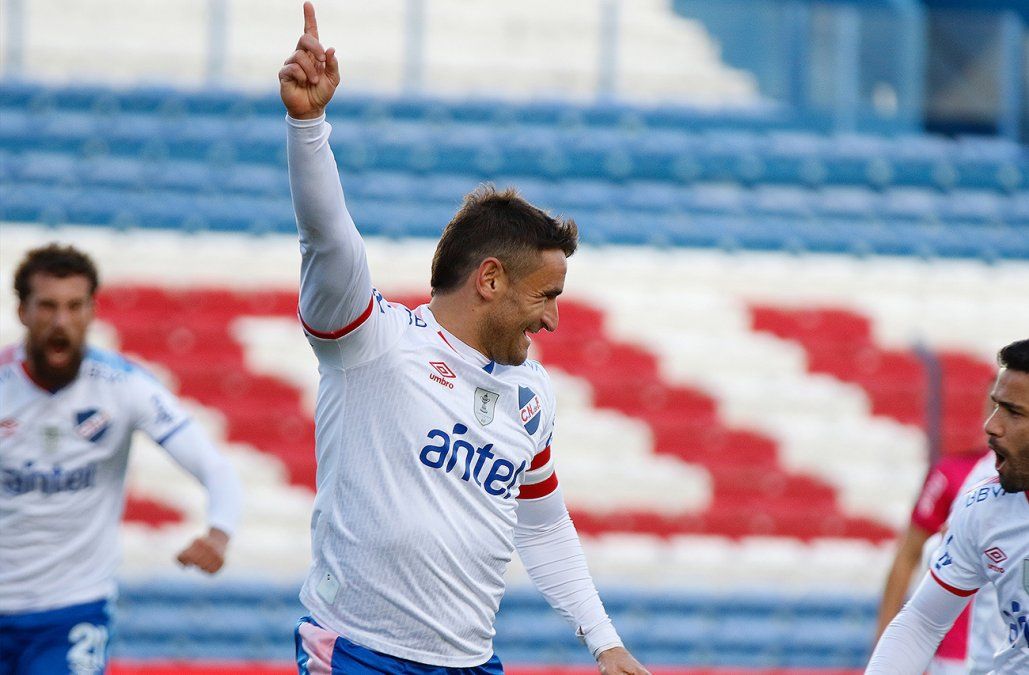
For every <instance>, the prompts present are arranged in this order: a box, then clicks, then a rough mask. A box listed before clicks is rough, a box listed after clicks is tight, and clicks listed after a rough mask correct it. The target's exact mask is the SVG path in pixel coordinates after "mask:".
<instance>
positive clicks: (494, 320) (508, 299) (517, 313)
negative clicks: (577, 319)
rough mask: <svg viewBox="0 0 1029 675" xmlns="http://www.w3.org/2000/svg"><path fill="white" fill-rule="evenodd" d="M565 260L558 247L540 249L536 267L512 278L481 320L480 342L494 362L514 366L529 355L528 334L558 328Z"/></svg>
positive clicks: (529, 340)
mask: <svg viewBox="0 0 1029 675" xmlns="http://www.w3.org/2000/svg"><path fill="white" fill-rule="evenodd" d="M567 270H568V261H567V260H566V259H565V254H564V252H563V251H561V250H559V249H554V250H547V251H542V252H541V253H540V254H539V264H538V266H537V267H536V268H535V269H533V270H531V271H529V272H527V273H525V274H522V275H520V276H519V277H517V278H512V279H511V280H510V283H509V285H508V287H507V290H506V292H505V293H504V294H503V296H501V297H499V298H497V301H496V305H495V307H493V308H492V309H491V310H490V311H489V313H488V314H487V315H486V316H485V318H484V320H483V331H482V334H483V345H484V347H485V348H486V351H487V353H488V354H489V356H490V358H492V359H493V360H494V361H496V362H497V363H502V364H507V365H514V366H517V365H519V364H521V363H523V362H524V361H525V359H526V358H528V356H529V345H530V344H532V339H531V338H530V337H529V335H530V334H531V333H538V332H539V331H541V330H548V331H551V332H553V331H555V330H557V322H558V316H557V296H559V295H560V294H561V291H562V290H563V289H564V285H565V273H566V272H567Z"/></svg>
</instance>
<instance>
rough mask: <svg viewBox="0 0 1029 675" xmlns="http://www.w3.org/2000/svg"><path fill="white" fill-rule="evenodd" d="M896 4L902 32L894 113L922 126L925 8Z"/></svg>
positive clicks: (912, 2) (905, 1) (903, 1)
mask: <svg viewBox="0 0 1029 675" xmlns="http://www.w3.org/2000/svg"><path fill="white" fill-rule="evenodd" d="M897 4H898V6H897V14H898V15H899V17H900V23H901V30H902V32H903V39H902V44H901V54H902V58H901V59H900V65H899V68H900V73H899V77H898V82H899V84H900V91H899V92H898V96H897V99H898V106H897V112H898V115H899V116H900V118H901V119H902V120H904V121H905V122H907V123H908V124H911V125H917V126H921V124H922V119H923V117H924V114H925V74H926V71H925V66H926V62H925V54H926V40H927V36H926V35H927V33H926V18H925V8H924V7H923V6H922V3H920V2H918V1H917V0H897Z"/></svg>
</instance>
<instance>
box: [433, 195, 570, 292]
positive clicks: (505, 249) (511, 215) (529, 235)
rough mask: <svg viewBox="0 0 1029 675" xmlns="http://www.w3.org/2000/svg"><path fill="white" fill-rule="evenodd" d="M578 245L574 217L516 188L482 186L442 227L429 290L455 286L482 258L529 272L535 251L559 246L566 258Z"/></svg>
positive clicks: (511, 270) (510, 269) (510, 270)
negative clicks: (529, 199)
mask: <svg viewBox="0 0 1029 675" xmlns="http://www.w3.org/2000/svg"><path fill="white" fill-rule="evenodd" d="M578 245H579V228H578V227H577V226H576V225H575V221H574V220H572V219H570V218H566V219H559V218H555V217H553V216H551V215H550V214H548V213H546V212H545V211H543V210H542V209H539V208H536V207H535V206H533V205H532V204H530V203H529V202H527V201H526V200H525V199H523V198H522V197H521V195H519V194H518V191H517V190H515V189H514V188H507V189H506V190H503V191H497V189H496V188H494V187H493V186H492V185H489V184H486V185H480V186H479V187H478V188H476V189H475V190H474V191H472V192H471V193H469V194H468V195H466V196H465V198H464V204H462V205H461V208H460V210H458V212H457V213H456V214H455V215H454V217H453V218H452V219H451V221H450V222H449V223H447V226H446V227H445V228H444V229H443V234H442V236H441V237H440V240H439V244H437V245H436V253H435V255H433V257H432V281H431V285H432V294H433V295H436V294H437V293H447V292H449V291H452V290H454V289H456V288H457V287H459V286H460V285H461V284H462V283H463V282H464V280H465V279H466V278H468V275H469V274H470V273H471V272H472V270H474V269H475V268H476V267H478V266H479V264H480V263H481V262H482V261H483V260H484V259H486V258H489V257H491V256H493V257H495V258H497V259H498V260H500V262H501V263H503V265H504V267H505V268H506V269H507V270H508V273H509V274H512V275H514V276H517V275H519V274H522V273H524V272H527V271H529V270H528V269H527V268H528V267H529V266H530V265H531V264H532V263H533V262H534V261H535V258H534V257H533V256H534V254H536V253H539V252H541V251H547V250H553V249H560V250H561V251H563V252H564V254H565V257H568V256H570V255H572V254H573V253H575V249H576V247H578Z"/></svg>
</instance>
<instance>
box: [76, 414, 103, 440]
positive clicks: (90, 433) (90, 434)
mask: <svg viewBox="0 0 1029 675" xmlns="http://www.w3.org/2000/svg"><path fill="white" fill-rule="evenodd" d="M110 426H111V418H110V417H109V416H108V415H107V413H105V412H104V411H103V410H98V409H96V408H90V409H89V410H80V411H79V412H77V413H75V433H77V434H78V435H79V436H81V437H82V438H85V439H86V440H87V441H89V442H90V443H96V442H97V441H99V440H100V439H101V438H103V437H104V434H105V433H107V429H108V428H110Z"/></svg>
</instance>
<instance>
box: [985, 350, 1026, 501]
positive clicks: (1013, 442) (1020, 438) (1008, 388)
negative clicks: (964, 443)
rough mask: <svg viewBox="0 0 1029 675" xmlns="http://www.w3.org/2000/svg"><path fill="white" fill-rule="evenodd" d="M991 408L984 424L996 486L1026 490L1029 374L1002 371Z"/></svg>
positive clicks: (1007, 489) (1005, 488)
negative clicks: (994, 465) (997, 477)
mask: <svg viewBox="0 0 1029 675" xmlns="http://www.w3.org/2000/svg"><path fill="white" fill-rule="evenodd" d="M990 398H992V399H993V403H994V408H993V412H992V413H991V414H990V417H989V419H987V420H986V426H985V427H984V428H985V430H986V434H987V436H988V437H989V445H990V448H991V449H992V450H993V452H994V453H995V454H996V455H997V473H998V475H1000V486H1001V487H1002V488H1004V490H1005V491H1007V492H1024V491H1026V490H1029V373H1023V372H1021V371H1018V370H1011V369H1010V368H1005V369H1004V370H1001V371H1000V375H998V376H997V382H996V384H994V385H993V391H992V392H991V393H990Z"/></svg>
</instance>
